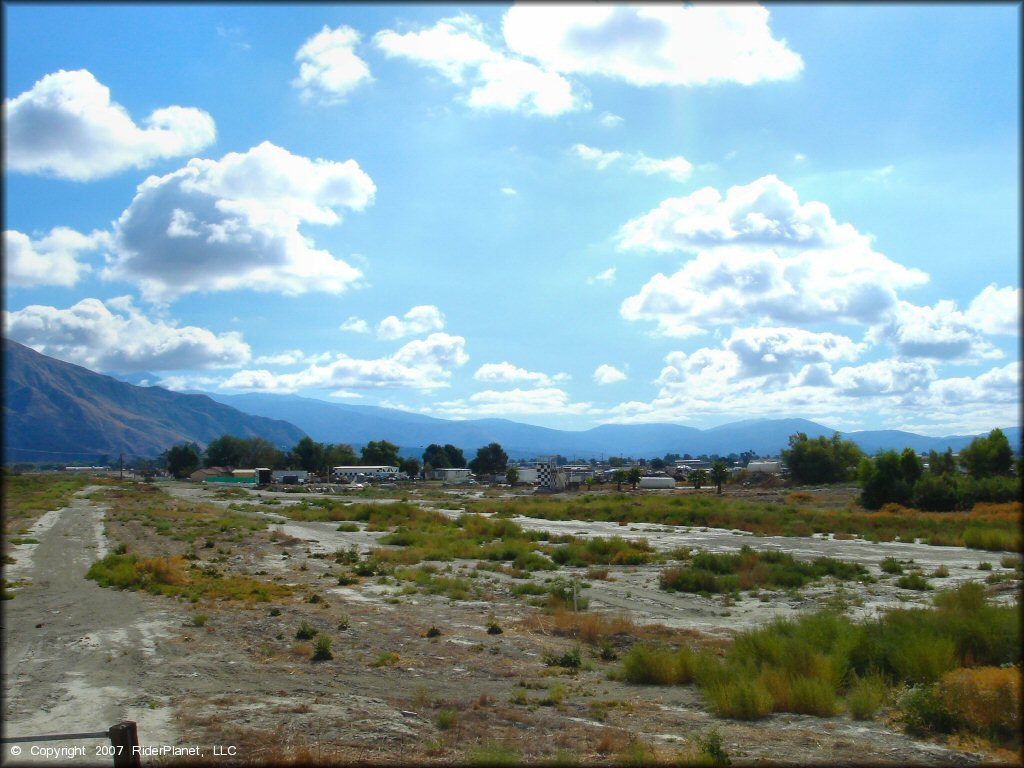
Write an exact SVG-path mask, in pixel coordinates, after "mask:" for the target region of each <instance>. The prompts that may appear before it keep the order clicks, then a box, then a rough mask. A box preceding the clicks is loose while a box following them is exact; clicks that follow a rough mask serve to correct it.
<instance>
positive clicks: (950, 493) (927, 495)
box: [914, 467, 960, 512]
mask: <svg viewBox="0 0 1024 768" xmlns="http://www.w3.org/2000/svg"><path fill="white" fill-rule="evenodd" d="M929 468H930V467H929ZM959 506H960V495H959V493H958V492H957V484H956V478H955V476H954V475H952V474H932V473H931V472H928V474H926V475H924V476H923V477H921V479H920V480H918V481H917V483H916V484H915V485H914V508H915V509H920V510H922V511H923V512H951V511H953V510H955V509H957V508H958V507H959Z"/></svg>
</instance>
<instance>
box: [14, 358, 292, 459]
mask: <svg viewBox="0 0 1024 768" xmlns="http://www.w3.org/2000/svg"><path fill="white" fill-rule="evenodd" d="M3 414H4V446H3V447H4V461H5V462H7V463H10V462H17V461H39V462H49V461H52V462H59V463H67V464H76V463H94V462H97V461H99V460H100V459H101V457H104V456H106V457H107V458H108V460H116V459H117V457H118V455H119V454H122V453H123V454H124V457H125V459H126V460H127V459H130V458H132V457H136V456H139V457H143V458H150V457H154V456H157V455H158V454H160V453H162V452H163V451H165V450H167V449H168V448H170V447H171V446H172V445H176V444H178V443H182V442H186V441H194V442H197V443H200V444H204V445H205V444H206V443H208V442H209V441H210V440H212V439H214V438H216V437H220V436H221V435H223V434H226V433H227V434H233V435H237V436H239V437H246V438H250V437H256V436H260V437H263V438H265V439H267V440H269V441H270V442H271V443H274V444H275V445H288V446H292V445H294V444H295V443H296V442H297V441H298V440H300V439H301V438H302V436H303V434H304V433H303V432H302V430H301V429H299V428H298V427H296V426H294V425H292V424H288V423H287V422H284V421H281V420H280V419H272V418H266V417H263V416H254V415H252V414H248V413H243V412H241V411H239V410H237V409H235V408H231V407H229V406H226V405H223V404H222V403H218V402H215V401H214V400H212V399H210V398H209V397H207V396H206V395H187V394H180V393H178V392H170V391H168V390H166V389H163V388H161V387H137V386H134V385H132V384H127V383H125V382H122V381H118V380H117V379H115V378H113V377H111V376H105V375H103V374H99V373H95V372H93V371H90V370H89V369H87V368H82V367H81V366H78V365H72V364H71V363H65V362H62V361H60V360H55V359H53V358H52V357H47V356H46V355H41V354H39V353H38V352H36V351H34V350H32V349H29V348H28V347H26V346H23V345H21V344H18V343H17V342H14V341H11V340H10V339H4V404H3Z"/></svg>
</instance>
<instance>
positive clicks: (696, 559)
mask: <svg viewBox="0 0 1024 768" xmlns="http://www.w3.org/2000/svg"><path fill="white" fill-rule="evenodd" d="M826 576H832V577H834V578H836V579H839V580H841V581H849V580H857V581H862V582H867V581H874V578H873V577H871V576H870V574H869V573H868V571H867V569H866V568H864V566H862V565H858V564H857V563H847V562H843V561H841V560H835V559H833V558H831V557H819V558H816V559H814V560H812V561H810V562H804V561H800V560H796V559H795V558H794V557H793V556H792V555H790V554H789V553H788V552H771V551H764V552H755V551H754V550H753V549H751V548H750V547H749V546H744V547H743V548H742V549H741V550H740V551H739V553H738V554H735V555H730V554H717V553H712V552H700V553H698V554H695V555H693V556H692V557H690V558H689V564H688V565H685V566H674V567H671V568H666V569H665V570H663V571H662V572H661V576H660V578H659V583H660V586H661V588H662V589H665V590H668V591H669V592H675V591H680V592H698V593H719V592H735V591H738V590H748V589H755V588H757V587H776V588H780V589H797V588H799V587H802V586H804V585H806V584H808V583H809V582H812V581H816V580H818V579H822V578H824V577H826Z"/></svg>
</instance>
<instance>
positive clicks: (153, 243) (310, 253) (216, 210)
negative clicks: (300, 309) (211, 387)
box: [104, 142, 376, 300]
mask: <svg viewBox="0 0 1024 768" xmlns="http://www.w3.org/2000/svg"><path fill="white" fill-rule="evenodd" d="M375 192H376V188H375V186H374V184H373V181H372V180H371V179H370V177H369V176H368V175H367V174H366V173H364V172H363V170H362V169H361V168H360V167H359V165H358V163H356V162H355V161H354V160H347V161H345V162H335V161H329V160H321V159H317V160H311V159H309V158H306V157H302V156H299V155H293V154H291V153H290V152H288V151H287V150H284V149H281V148H280V147H277V146H275V145H273V144H271V143H269V142H264V143H262V144H260V145H259V146H257V147H253V148H252V149H250V150H249V151H247V152H244V153H238V152H232V153H229V154H227V155H225V156H224V157H223V158H222V159H221V160H205V159H198V158H197V159H193V160H191V161H189V163H188V164H187V165H186V166H185V167H184V168H181V169H180V170H177V171H175V172H173V173H170V174H167V175H165V176H151V177H149V178H148V179H146V180H145V181H144V182H143V183H142V184H140V185H139V187H138V190H137V192H136V195H135V199H134V200H133V201H132V203H131V205H130V206H129V207H128V209H127V210H125V211H124V213H122V214H121V216H120V218H119V219H118V220H117V222H116V224H115V229H114V247H115V251H116V258H115V259H114V261H113V263H112V264H111V266H110V267H108V268H107V269H106V270H105V271H104V276H105V277H107V278H114V279H124V280H129V281H133V282H137V283H138V284H139V285H140V286H141V288H142V291H143V294H144V295H145V296H147V298H152V299H156V300H168V299H173V298H175V297H177V296H179V295H182V294H185V293H190V292H195V291H210V292H213V291H227V290H237V289H240V288H248V289H251V290H256V291H273V292H280V293H285V294H289V295H297V294H302V293H306V292H309V291H324V292H328V293H341V292H342V291H344V290H346V289H347V288H349V287H351V286H353V285H357V284H358V282H359V280H360V278H361V276H362V273H361V272H360V271H359V270H358V269H356V268H355V267H353V266H352V265H350V264H348V263H347V262H345V261H344V260H342V259H340V258H337V257H335V256H333V255H332V254H331V253H329V252H327V251H324V250H320V249H318V248H316V247H315V245H314V244H313V242H312V240H311V239H310V238H308V237H307V236H305V235H304V234H303V233H302V232H301V231H300V229H299V228H300V225H302V224H304V223H310V224H321V225H326V226H332V225H335V224H337V223H338V222H339V221H340V220H341V217H340V215H339V211H340V210H341V209H345V208H347V209H350V210H355V211H361V210H363V209H364V208H365V207H366V206H367V205H369V204H370V203H372V202H373V198H374V194H375Z"/></svg>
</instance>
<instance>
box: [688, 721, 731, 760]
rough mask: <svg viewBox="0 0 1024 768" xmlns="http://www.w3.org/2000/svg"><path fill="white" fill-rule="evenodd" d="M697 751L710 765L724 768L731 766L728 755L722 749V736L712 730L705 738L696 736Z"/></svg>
mask: <svg viewBox="0 0 1024 768" xmlns="http://www.w3.org/2000/svg"><path fill="white" fill-rule="evenodd" d="M697 751H698V752H699V753H700V754H701V755H702V756H703V757H705V758H706V759H707V760H708V762H710V763H711V765H714V766H724V765H732V760H730V759H729V753H728V752H726V751H725V749H724V748H723V747H722V736H721V734H719V733H718V731H717V730H716V729H714V728H712V729H711V730H710V731H708V734H707V736H702V735H700V734H697Z"/></svg>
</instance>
